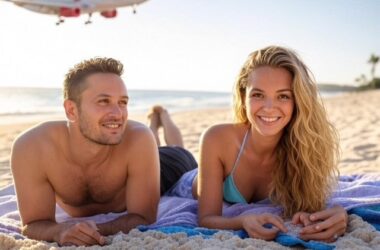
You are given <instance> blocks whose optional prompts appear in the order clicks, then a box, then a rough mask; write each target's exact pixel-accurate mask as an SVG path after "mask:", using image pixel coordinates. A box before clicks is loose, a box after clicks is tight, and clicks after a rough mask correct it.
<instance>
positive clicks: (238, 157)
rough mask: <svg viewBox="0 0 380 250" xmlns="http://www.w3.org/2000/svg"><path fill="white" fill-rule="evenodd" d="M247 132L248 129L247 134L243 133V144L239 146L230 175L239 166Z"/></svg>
mask: <svg viewBox="0 0 380 250" xmlns="http://www.w3.org/2000/svg"><path fill="white" fill-rule="evenodd" d="M249 131H250V127H249V128H248V130H247V132H245V135H244V138H243V142H242V143H241V145H240V149H239V153H238V156H237V157H236V160H235V163H234V166H233V167H232V171H231V173H230V175H233V173H234V172H235V169H236V167H237V165H238V164H239V160H240V157H241V155H242V154H243V151H244V147H245V144H246V143H247V139H248V134H249Z"/></svg>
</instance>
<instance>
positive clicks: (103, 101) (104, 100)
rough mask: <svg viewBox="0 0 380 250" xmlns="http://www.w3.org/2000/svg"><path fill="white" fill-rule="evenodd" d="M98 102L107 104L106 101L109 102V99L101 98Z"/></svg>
mask: <svg viewBox="0 0 380 250" xmlns="http://www.w3.org/2000/svg"><path fill="white" fill-rule="evenodd" d="M98 103H100V104H107V103H109V101H108V100H107V99H101V100H99V101H98Z"/></svg>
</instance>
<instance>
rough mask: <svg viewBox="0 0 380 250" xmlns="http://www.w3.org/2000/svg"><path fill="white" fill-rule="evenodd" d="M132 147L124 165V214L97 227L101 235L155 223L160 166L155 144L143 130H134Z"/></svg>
mask: <svg viewBox="0 0 380 250" xmlns="http://www.w3.org/2000/svg"><path fill="white" fill-rule="evenodd" d="M128 140H132V141H133V145H132V147H129V149H128V155H129V157H130V160H129V161H128V166H127V180H126V193H125V195H126V208H127V211H128V214H127V215H124V216H121V217H119V218H117V219H116V220H113V221H111V222H107V223H103V224H98V227H99V229H100V233H101V234H102V235H110V234H115V233H117V232H119V231H122V232H124V233H128V232H129V231H130V230H131V229H132V228H135V227H136V226H138V225H147V224H151V223H153V222H155V221H156V217H157V208H158V202H159V199H160V179H159V178H160V177H159V176H160V172H159V169H160V164H159V158H158V149H157V144H156V142H155V140H154V137H153V134H152V132H151V131H150V130H149V129H148V128H145V127H142V128H138V131H135V132H134V135H133V137H132V136H131V137H129V138H128Z"/></svg>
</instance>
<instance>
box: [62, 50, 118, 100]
mask: <svg viewBox="0 0 380 250" xmlns="http://www.w3.org/2000/svg"><path fill="white" fill-rule="evenodd" d="M96 73H113V74H116V75H118V76H121V75H122V74H123V64H122V63H121V62H120V61H118V60H115V59H113V58H107V57H95V58H91V59H88V60H84V61H82V62H80V63H78V64H76V65H75V66H74V67H73V68H71V69H70V70H69V71H68V72H67V74H66V76H65V80H64V83H63V98H64V99H65V100H67V99H69V100H72V101H74V102H75V103H77V104H79V103H80V95H81V94H82V92H83V90H84V89H85V85H86V84H85V79H86V78H87V77H88V76H90V75H92V74H96Z"/></svg>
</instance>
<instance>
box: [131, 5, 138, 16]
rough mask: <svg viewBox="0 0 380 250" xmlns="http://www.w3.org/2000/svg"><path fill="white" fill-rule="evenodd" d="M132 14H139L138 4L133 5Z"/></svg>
mask: <svg viewBox="0 0 380 250" xmlns="http://www.w3.org/2000/svg"><path fill="white" fill-rule="evenodd" d="M132 13H133V14H136V13H137V10H136V4H134V5H132Z"/></svg>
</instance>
